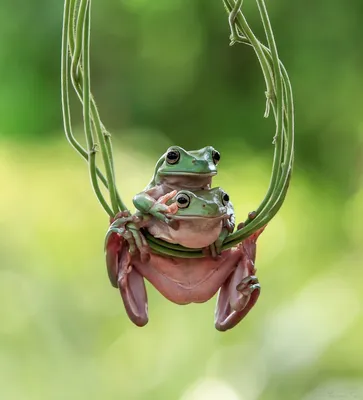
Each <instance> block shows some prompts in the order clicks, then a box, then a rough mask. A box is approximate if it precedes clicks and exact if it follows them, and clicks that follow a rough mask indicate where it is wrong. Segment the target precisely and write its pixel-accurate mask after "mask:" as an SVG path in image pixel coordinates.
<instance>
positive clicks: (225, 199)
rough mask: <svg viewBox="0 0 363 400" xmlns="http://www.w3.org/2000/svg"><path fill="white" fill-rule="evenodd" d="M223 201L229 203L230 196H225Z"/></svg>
mask: <svg viewBox="0 0 363 400" xmlns="http://www.w3.org/2000/svg"><path fill="white" fill-rule="evenodd" d="M223 200H224V201H229V196H228V194H227V193H226V194H225V195H224V196H223Z"/></svg>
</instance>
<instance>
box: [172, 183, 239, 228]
mask: <svg viewBox="0 0 363 400" xmlns="http://www.w3.org/2000/svg"><path fill="white" fill-rule="evenodd" d="M168 203H170V204H171V203H176V205H177V206H178V210H177V212H176V213H175V214H168V217H170V218H171V219H174V220H179V221H181V220H205V221H207V220H212V219H213V220H214V221H222V220H223V219H228V218H229V217H230V215H231V214H233V212H234V210H233V205H232V203H231V202H230V201H229V196H228V194H227V193H226V192H225V191H224V190H222V189H221V188H214V189H211V190H200V191H197V192H191V191H188V190H181V191H179V192H178V193H177V194H176V195H175V196H174V198H172V199H171V200H169V202H168Z"/></svg>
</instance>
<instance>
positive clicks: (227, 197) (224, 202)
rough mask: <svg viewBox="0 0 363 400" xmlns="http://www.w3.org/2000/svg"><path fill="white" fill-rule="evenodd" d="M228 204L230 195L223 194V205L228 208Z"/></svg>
mask: <svg viewBox="0 0 363 400" xmlns="http://www.w3.org/2000/svg"><path fill="white" fill-rule="evenodd" d="M228 202H229V196H228V194H227V193H223V194H222V203H223V205H224V206H226V205H227V204H228Z"/></svg>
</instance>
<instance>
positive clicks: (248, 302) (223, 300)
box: [215, 228, 264, 331]
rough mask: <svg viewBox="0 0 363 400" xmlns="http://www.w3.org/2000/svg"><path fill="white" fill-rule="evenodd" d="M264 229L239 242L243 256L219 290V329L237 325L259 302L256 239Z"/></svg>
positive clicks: (216, 318) (259, 288) (216, 317)
mask: <svg viewBox="0 0 363 400" xmlns="http://www.w3.org/2000/svg"><path fill="white" fill-rule="evenodd" d="M263 229H264V228H261V229H260V230H259V231H257V232H256V233H255V234H253V235H251V236H250V237H248V238H247V239H246V240H244V241H243V242H242V243H241V244H239V246H238V247H239V251H240V252H241V258H240V260H239V262H238V264H237V267H236V269H235V270H234V272H232V274H231V275H230V276H229V277H228V279H227V280H226V282H224V284H223V285H222V287H221V288H220V290H219V293H218V299H217V306H216V311H215V327H216V329H218V330H219V331H226V330H228V329H231V328H233V327H234V326H236V325H237V324H238V323H239V322H240V321H241V320H242V319H243V318H244V317H245V316H246V315H247V314H248V313H249V311H250V310H251V309H252V307H253V306H254V305H255V304H256V302H257V299H258V297H259V295H260V291H261V287H260V284H259V283H258V279H257V277H256V276H255V275H254V274H255V272H256V269H255V266H254V261H255V258H256V240H257V238H258V236H259V235H260V234H261V233H262V231H263Z"/></svg>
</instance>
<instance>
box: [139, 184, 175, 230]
mask: <svg viewBox="0 0 363 400" xmlns="http://www.w3.org/2000/svg"><path fill="white" fill-rule="evenodd" d="M176 193H177V191H176V190H173V191H171V192H169V193H166V194H165V193H164V192H163V191H162V189H161V188H157V187H156V188H153V189H150V190H149V191H146V192H141V193H139V194H137V195H136V196H135V197H134V198H133V200H132V201H133V203H134V206H135V207H136V208H137V209H138V210H139V211H141V213H143V214H150V215H152V216H153V217H155V218H157V219H158V220H160V221H163V222H165V223H166V224H170V222H171V220H170V218H168V217H167V216H166V215H165V214H174V213H175V212H176V211H177V206H176V204H175V203H174V204H172V205H170V206H168V205H166V202H167V201H168V200H170V199H172V198H173V197H174V196H175V195H176ZM153 196H154V197H153Z"/></svg>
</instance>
